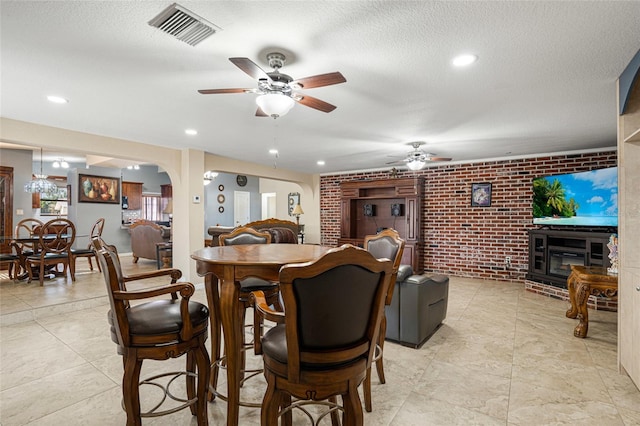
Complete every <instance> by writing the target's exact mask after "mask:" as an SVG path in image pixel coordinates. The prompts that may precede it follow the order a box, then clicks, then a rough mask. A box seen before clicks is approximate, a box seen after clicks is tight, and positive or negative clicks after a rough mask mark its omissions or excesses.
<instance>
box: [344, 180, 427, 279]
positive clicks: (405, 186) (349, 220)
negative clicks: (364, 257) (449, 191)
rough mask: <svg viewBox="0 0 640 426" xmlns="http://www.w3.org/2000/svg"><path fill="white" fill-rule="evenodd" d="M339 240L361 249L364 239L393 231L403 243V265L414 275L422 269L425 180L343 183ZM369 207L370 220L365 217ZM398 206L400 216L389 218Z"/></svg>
mask: <svg viewBox="0 0 640 426" xmlns="http://www.w3.org/2000/svg"><path fill="white" fill-rule="evenodd" d="M340 190H341V214H340V238H339V239H338V244H353V245H356V246H359V247H362V246H363V243H364V237H365V236H366V235H374V234H376V233H377V232H378V230H381V229H384V228H393V229H395V230H396V231H398V233H399V234H400V237H401V238H402V239H404V240H405V248H404V254H403V256H402V263H403V264H407V265H411V267H412V268H413V270H414V272H415V273H421V272H422V270H423V268H424V250H423V245H424V242H423V241H422V233H421V229H422V214H421V206H422V202H423V197H424V178H422V177H416V178H400V179H378V180H361V181H349V182H342V183H341V184H340ZM365 205H370V206H372V207H371V210H372V212H373V215H372V216H366V215H365ZM392 205H399V213H400V214H399V216H393V215H392V214H391V210H392Z"/></svg>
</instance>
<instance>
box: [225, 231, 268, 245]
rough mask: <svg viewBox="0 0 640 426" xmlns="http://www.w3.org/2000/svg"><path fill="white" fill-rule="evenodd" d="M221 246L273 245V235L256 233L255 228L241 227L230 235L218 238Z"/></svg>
mask: <svg viewBox="0 0 640 426" xmlns="http://www.w3.org/2000/svg"><path fill="white" fill-rule="evenodd" d="M218 239H219V241H220V245H221V246H231V245H240V244H271V234H269V233H268V232H260V231H256V230H255V229H253V228H248V227H245V226H241V227H239V228H236V229H234V230H233V231H231V232H230V233H228V234H222V235H220V236H219V237H218Z"/></svg>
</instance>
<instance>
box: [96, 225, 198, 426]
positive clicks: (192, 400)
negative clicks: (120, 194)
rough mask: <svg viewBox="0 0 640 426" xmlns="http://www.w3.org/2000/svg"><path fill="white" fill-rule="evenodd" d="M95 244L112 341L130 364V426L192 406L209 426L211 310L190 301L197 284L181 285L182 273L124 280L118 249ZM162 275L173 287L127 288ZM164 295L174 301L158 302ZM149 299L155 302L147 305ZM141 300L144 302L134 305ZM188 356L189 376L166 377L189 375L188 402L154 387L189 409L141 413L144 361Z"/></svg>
mask: <svg viewBox="0 0 640 426" xmlns="http://www.w3.org/2000/svg"><path fill="white" fill-rule="evenodd" d="M91 243H92V245H93V248H94V250H95V252H96V256H97V259H98V262H99V263H100V265H101V268H102V273H103V274H104V278H105V282H106V285H107V294H108V295H109V302H110V304H111V310H110V311H109V312H108V314H107V317H108V320H109V324H110V325H111V339H112V340H113V341H114V342H115V343H116V344H117V345H118V353H119V354H121V355H122V361H123V364H124V376H123V379H122V395H123V405H124V409H125V411H126V413H127V425H128V426H129V425H140V424H141V417H156V416H161V415H164V414H170V413H173V412H176V411H178V410H181V409H184V408H186V407H189V408H190V410H191V414H193V415H194V416H197V421H198V425H207V424H208V420H207V385H208V382H209V380H208V379H209V370H210V362H209V354H208V353H207V349H206V347H205V342H206V340H207V330H208V328H207V325H208V319H209V310H208V308H207V307H206V306H205V305H203V304H201V303H198V302H193V301H190V300H189V298H190V297H191V296H192V295H193V293H194V291H195V287H194V286H193V284H191V283H187V282H180V283H178V282H177V280H178V279H179V278H180V277H181V276H182V273H181V272H180V271H179V270H178V269H162V270H159V271H151V272H144V273H138V274H135V275H128V276H127V275H123V274H122V270H121V267H120V259H119V257H118V253H117V251H116V249H115V247H113V246H110V245H108V244H106V243H105V242H104V241H103V240H102V239H101V238H100V237H94V238H93V239H92V242H91ZM162 276H166V277H170V278H171V283H170V284H168V285H163V286H154V287H150V288H148V289H142V290H132V291H129V290H127V283H130V282H133V281H139V280H144V279H148V278H157V277H162ZM178 294H179V295H180V297H178ZM163 295H171V297H170V298H168V299H162V300H158V299H157V297H158V296H163ZM146 299H153V300H152V301H145V300H146ZM141 301H142V303H137V304H133V303H136V302H141ZM132 302H133V303H132ZM184 354H186V372H178V373H167V374H164V375H161V376H169V375H170V376H177V375H180V374H182V375H185V376H186V388H187V399H186V400H185V399H178V398H177V397H176V396H174V395H173V394H171V393H170V392H168V389H167V388H165V387H164V386H160V385H159V384H158V383H157V382H153V383H154V384H156V385H158V386H160V387H162V388H163V389H164V390H165V398H166V397H169V398H172V399H174V400H176V401H180V402H183V404H182V405H180V406H178V407H172V408H170V409H167V410H164V411H156V409H158V408H159V406H156V407H154V408H153V409H152V410H151V411H150V412H147V413H141V412H140V394H139V382H140V369H141V368H142V361H143V360H145V359H153V360H159V361H161V360H167V359H169V358H177V357H180V356H182V355H184ZM156 377H159V376H156ZM196 379H197V385H196ZM167 386H168V385H167ZM165 398H163V399H162V400H163V401H164V399H165Z"/></svg>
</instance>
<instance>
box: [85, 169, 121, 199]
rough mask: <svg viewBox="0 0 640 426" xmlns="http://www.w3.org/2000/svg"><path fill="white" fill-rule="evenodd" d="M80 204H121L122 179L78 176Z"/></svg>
mask: <svg viewBox="0 0 640 426" xmlns="http://www.w3.org/2000/svg"><path fill="white" fill-rule="evenodd" d="M78 188H79V189H78V202H79V203H105V204H120V178H116V177H109V176H91V175H81V174H79V175H78Z"/></svg>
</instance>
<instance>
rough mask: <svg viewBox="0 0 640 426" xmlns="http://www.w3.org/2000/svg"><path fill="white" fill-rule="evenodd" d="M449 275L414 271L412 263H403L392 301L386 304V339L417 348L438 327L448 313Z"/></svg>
mask: <svg viewBox="0 0 640 426" xmlns="http://www.w3.org/2000/svg"><path fill="white" fill-rule="evenodd" d="M448 299H449V277H447V276H446V275H439V274H429V273H424V274H422V275H413V270H412V269H411V266H409V265H400V268H399V270H398V278H397V280H396V285H395V287H394V289H393V299H392V300H391V304H390V305H389V306H386V307H385V313H386V316H387V334H386V336H385V337H386V339H387V340H391V341H395V342H398V343H400V344H402V345H405V346H411V347H414V348H418V347H420V346H422V345H423V344H424V342H426V341H427V339H428V338H429V337H431V335H433V333H434V332H435V331H436V330H437V329H438V327H439V326H440V324H442V321H443V320H444V319H445V317H446V316H447V302H448Z"/></svg>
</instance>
